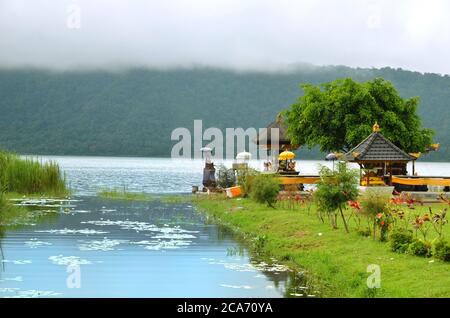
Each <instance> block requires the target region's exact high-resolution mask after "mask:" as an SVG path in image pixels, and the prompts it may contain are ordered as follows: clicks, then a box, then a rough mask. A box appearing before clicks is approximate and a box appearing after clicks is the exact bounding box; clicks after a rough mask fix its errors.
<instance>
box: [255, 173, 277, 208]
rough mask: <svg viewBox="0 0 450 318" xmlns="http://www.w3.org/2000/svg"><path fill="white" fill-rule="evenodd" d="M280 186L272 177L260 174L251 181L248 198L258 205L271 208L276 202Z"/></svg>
mask: <svg viewBox="0 0 450 318" xmlns="http://www.w3.org/2000/svg"><path fill="white" fill-rule="evenodd" d="M279 192H280V185H279V183H278V180H277V178H275V177H274V176H273V175H266V174H260V175H258V176H256V177H255V178H254V179H253V184H252V188H251V192H250V196H251V198H252V199H253V200H255V201H256V202H259V203H267V205H269V206H271V207H273V204H274V203H275V202H276V201H277V196H278V193H279Z"/></svg>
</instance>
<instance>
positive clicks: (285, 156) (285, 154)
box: [278, 151, 295, 160]
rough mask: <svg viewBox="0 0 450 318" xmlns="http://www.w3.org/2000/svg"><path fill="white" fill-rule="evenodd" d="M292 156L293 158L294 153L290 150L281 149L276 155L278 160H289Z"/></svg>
mask: <svg viewBox="0 0 450 318" xmlns="http://www.w3.org/2000/svg"><path fill="white" fill-rule="evenodd" d="M294 158H295V153H293V152H291V151H283V152H282V153H280V155H279V156H278V160H291V159H294Z"/></svg>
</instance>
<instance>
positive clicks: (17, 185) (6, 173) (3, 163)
mask: <svg viewBox="0 0 450 318" xmlns="http://www.w3.org/2000/svg"><path fill="white" fill-rule="evenodd" d="M0 191H4V192H17V193H20V194H47V195H58V196H61V195H66V194H68V190H67V187H66V182H65V177H64V176H63V175H62V174H61V171H60V169H59V166H58V165H57V164H56V163H55V162H38V161H36V160H35V159H30V158H20V157H19V156H18V155H16V154H12V153H7V152H1V151H0Z"/></svg>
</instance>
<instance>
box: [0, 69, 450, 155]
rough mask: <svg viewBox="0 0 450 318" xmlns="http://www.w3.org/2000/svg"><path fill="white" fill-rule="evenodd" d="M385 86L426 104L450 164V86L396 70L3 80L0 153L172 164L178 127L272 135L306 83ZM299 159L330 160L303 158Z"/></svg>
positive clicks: (126, 73) (9, 76)
mask: <svg viewBox="0 0 450 318" xmlns="http://www.w3.org/2000/svg"><path fill="white" fill-rule="evenodd" d="M342 77H352V78H354V79H355V80H358V81H366V80H370V79H373V78H375V77H384V78H386V79H388V80H390V81H392V82H393V83H394V85H395V86H396V87H397V88H398V90H399V91H400V93H401V95H402V96H403V97H411V96H420V98H421V103H420V106H419V110H418V111H419V114H420V116H421V117H422V122H423V126H424V127H428V128H433V129H434V130H435V131H436V136H435V140H436V142H439V143H441V149H440V150H439V151H438V152H436V153H431V154H429V155H427V156H426V157H424V158H423V159H422V160H430V161H431V160H433V161H450V125H449V120H450V77H449V76H448V75H446V76H441V75H437V74H421V73H417V72H410V71H404V70H400V69H399V70H396V69H391V68H383V69H352V68H348V67H331V66H330V67H308V68H301V69H297V70H296V71H291V72H278V73H277V72H270V73H264V72H235V71H231V70H223V69H211V68H193V69H171V70H152V69H130V70H123V71H115V72H107V71H78V72H75V71H70V72H69V71H66V72H50V71H45V70H36V69H3V70H0V148H3V149H7V150H12V151H15V152H18V153H23V154H54V155H102V156H158V157H168V156H170V151H171V148H172V146H173V145H174V144H175V142H174V141H171V140H170V136H171V132H172V130H173V129H174V128H177V127H186V128H188V129H192V128H193V121H194V119H202V120H203V128H204V129H206V128H208V127H218V128H220V129H225V128H226V127H243V128H248V127H255V128H259V127H265V126H266V125H267V124H268V123H269V122H271V121H272V120H273V119H274V118H275V116H276V114H277V113H278V112H279V111H281V110H283V109H285V108H287V107H289V106H290V105H291V104H292V103H293V102H294V101H295V100H296V98H297V97H298V96H299V95H301V94H302V91H301V89H300V88H299V84H300V83H306V82H308V83H314V84H319V83H323V82H327V81H331V80H334V79H336V78H342ZM301 157H302V158H323V155H322V154H319V153H318V152H317V151H307V150H302V151H301Z"/></svg>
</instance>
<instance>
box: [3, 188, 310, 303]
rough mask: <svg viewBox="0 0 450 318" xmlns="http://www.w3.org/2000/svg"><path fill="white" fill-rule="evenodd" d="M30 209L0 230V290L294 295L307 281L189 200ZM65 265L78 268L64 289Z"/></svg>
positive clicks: (86, 202)
mask: <svg viewBox="0 0 450 318" xmlns="http://www.w3.org/2000/svg"><path fill="white" fill-rule="evenodd" d="M47 203H48V202H47ZM46 205H47V204H46ZM69 205H70V207H68V206H69ZM29 208H31V209H32V211H31V213H26V214H24V213H18V214H17V215H15V217H11V216H10V218H9V220H8V221H7V222H4V221H2V224H4V225H3V226H1V227H0V233H1V235H2V236H1V239H0V242H1V243H0V244H1V246H2V261H1V263H2V268H3V275H2V277H1V278H0V297H53V296H58V297H95V296H97V297H99V296H100V297H283V296H287V297H292V296H297V297H298V296H300V295H301V293H297V291H298V287H299V286H300V287H302V286H306V283H305V282H304V281H303V280H301V279H300V278H299V276H298V273H294V272H291V271H289V270H288V269H287V268H285V267H283V266H281V265H279V264H277V263H276V261H274V260H263V259H260V258H259V257H258V256H257V255H251V254H249V253H248V251H247V249H246V248H245V245H244V244H242V243H241V242H239V241H236V237H235V235H233V233H231V232H230V231H229V230H227V229H225V228H223V227H218V226H216V225H214V224H208V222H206V219H205V216H204V215H203V214H200V213H198V212H197V211H196V210H195V208H194V207H192V206H191V205H189V204H188V203H178V204H169V203H164V202H160V201H158V200H155V201H152V202H122V201H108V200H104V199H100V198H96V197H83V198H82V200H81V201H76V202H75V201H74V202H67V206H63V207H61V206H59V207H57V208H53V209H52V208H50V207H48V206H46V207H45V208H43V209H37V208H36V207H29ZM67 266H80V269H81V281H82V284H81V286H82V287H81V288H80V289H76V288H68V287H67V286H66V281H67V276H68V273H67ZM306 294H307V293H305V295H306ZM302 295H303V294H302Z"/></svg>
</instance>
